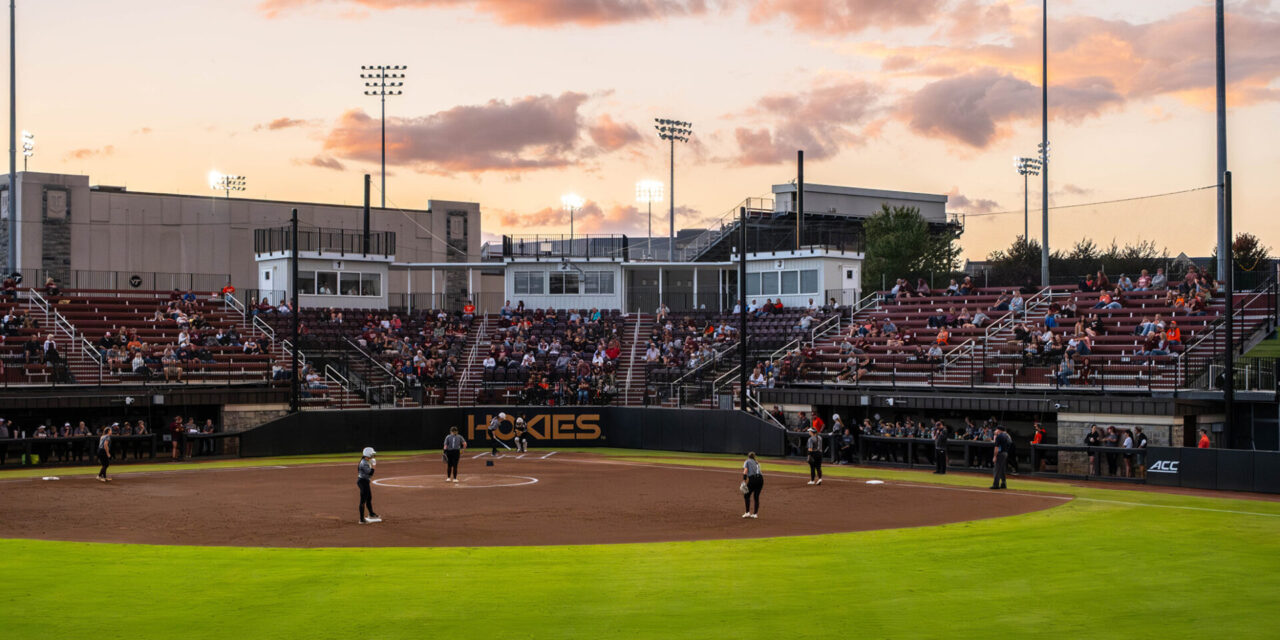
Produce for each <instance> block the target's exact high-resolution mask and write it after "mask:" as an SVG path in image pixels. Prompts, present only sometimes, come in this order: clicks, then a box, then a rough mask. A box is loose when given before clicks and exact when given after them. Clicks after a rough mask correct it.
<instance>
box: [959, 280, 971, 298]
mask: <svg viewBox="0 0 1280 640" xmlns="http://www.w3.org/2000/svg"><path fill="white" fill-rule="evenodd" d="M974 288H975V287H974V286H973V278H971V277H969V276H965V277H964V280H963V281H962V282H961V283H960V288H959V289H958V290H957V295H961V296H968V295H973V292H974Z"/></svg>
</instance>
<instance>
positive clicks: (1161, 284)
mask: <svg viewBox="0 0 1280 640" xmlns="http://www.w3.org/2000/svg"><path fill="white" fill-rule="evenodd" d="M1168 286H1169V279H1168V278H1167V277H1165V275H1164V267H1160V268H1158V269H1156V275H1154V276H1151V288H1152V289H1164V288H1166V287H1168Z"/></svg>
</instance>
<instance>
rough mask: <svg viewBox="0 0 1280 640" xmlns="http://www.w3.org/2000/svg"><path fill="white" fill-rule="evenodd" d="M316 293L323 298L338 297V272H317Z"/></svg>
mask: <svg viewBox="0 0 1280 640" xmlns="http://www.w3.org/2000/svg"><path fill="white" fill-rule="evenodd" d="M316 293H317V294H319V295H322V296H334V295H338V272H336V271H317V272H316Z"/></svg>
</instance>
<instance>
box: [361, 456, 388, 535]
mask: <svg viewBox="0 0 1280 640" xmlns="http://www.w3.org/2000/svg"><path fill="white" fill-rule="evenodd" d="M375 455H377V452H376V451H374V450H373V447H365V448H364V451H363V452H362V454H361V458H360V464H359V465H358V466H357V467H356V486H357V487H360V524H369V523H371V522H382V518H379V517H378V514H376V513H374V512H373V490H372V488H371V487H370V486H369V484H370V482H369V480H370V479H371V478H373V471H374V469H373V468H374V467H376V466H378V461H377V460H376V459H374V456H375ZM366 506H368V507H369V517H368V518H367V519H366V518H365V517H364V509H365V507H366Z"/></svg>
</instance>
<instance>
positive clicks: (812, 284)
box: [800, 269, 818, 293]
mask: <svg viewBox="0 0 1280 640" xmlns="http://www.w3.org/2000/svg"><path fill="white" fill-rule="evenodd" d="M817 292H818V270H817V269H805V270H804V271H801V272H800V293H817Z"/></svg>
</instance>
